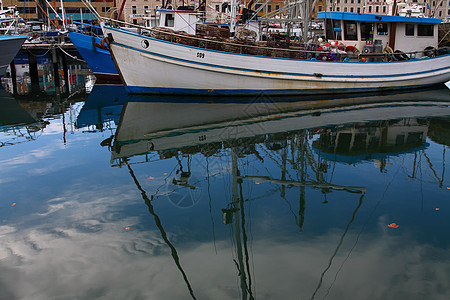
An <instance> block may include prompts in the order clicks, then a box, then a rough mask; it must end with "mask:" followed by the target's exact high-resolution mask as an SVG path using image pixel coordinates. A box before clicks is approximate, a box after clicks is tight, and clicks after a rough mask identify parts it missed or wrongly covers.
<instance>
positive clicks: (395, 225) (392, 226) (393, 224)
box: [388, 223, 398, 228]
mask: <svg viewBox="0 0 450 300" xmlns="http://www.w3.org/2000/svg"><path fill="white" fill-rule="evenodd" d="M388 227H389V228H398V225H397V224H395V223H391V224H389V225H388Z"/></svg>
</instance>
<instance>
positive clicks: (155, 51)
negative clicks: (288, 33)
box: [105, 27, 450, 95]
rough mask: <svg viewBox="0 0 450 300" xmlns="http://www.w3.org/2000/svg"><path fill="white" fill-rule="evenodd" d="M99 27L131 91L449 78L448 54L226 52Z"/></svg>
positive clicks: (323, 86) (287, 89) (309, 89)
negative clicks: (377, 56)
mask: <svg viewBox="0 0 450 300" xmlns="http://www.w3.org/2000/svg"><path fill="white" fill-rule="evenodd" d="M105 30H106V34H111V35H112V37H113V42H112V43H111V50H112V54H113V59H114V60H115V63H116V66H117V68H118V70H119V73H120V75H121V76H122V80H123V81H124V84H125V85H126V86H127V90H128V91H129V92H131V93H174V94H180V93H192V94H240V95H245V94H259V93H261V92H265V93H268V94H307V93H309V94H316V93H336V92H358V91H374V90H385V89H404V88H415V87H422V86H428V85H435V84H439V83H444V82H446V81H448V80H450V55H445V56H439V57H435V58H430V59H420V60H409V61H403V62H383V63H375V62H373V63H359V62H354V63H353V62H331V61H327V62H324V61H311V60H299V59H285V58H274V57H264V56H255V55H242V54H237V53H227V52H222V51H215V50H208V49H202V48H198V47H192V46H186V45H181V44H176V43H171V42H167V41H162V40H157V39H153V38H149V37H146V36H143V35H138V34H135V33H131V32H127V31H123V30H120V29H115V28H109V27H106V28H105ZM144 40H146V41H148V44H147V45H148V47H146V48H144V46H145V43H147V42H144Z"/></svg>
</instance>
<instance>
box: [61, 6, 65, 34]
mask: <svg viewBox="0 0 450 300" xmlns="http://www.w3.org/2000/svg"><path fill="white" fill-rule="evenodd" d="M63 3H64V1H63V0H61V15H62V17H63V27H64V30H66V13H65V12H64V4H63Z"/></svg>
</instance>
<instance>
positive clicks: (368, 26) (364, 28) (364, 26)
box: [360, 22, 373, 41]
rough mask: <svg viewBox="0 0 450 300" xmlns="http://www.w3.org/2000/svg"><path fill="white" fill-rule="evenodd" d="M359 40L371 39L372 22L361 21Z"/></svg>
mask: <svg viewBox="0 0 450 300" xmlns="http://www.w3.org/2000/svg"><path fill="white" fill-rule="evenodd" d="M360 26H361V41H368V40H372V39H373V23H366V22H361V24H360Z"/></svg>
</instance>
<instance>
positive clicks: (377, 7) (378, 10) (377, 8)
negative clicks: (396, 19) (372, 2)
mask: <svg viewBox="0 0 450 300" xmlns="http://www.w3.org/2000/svg"><path fill="white" fill-rule="evenodd" d="M375 12H376V13H378V12H380V7H379V6H378V5H377V6H375Z"/></svg>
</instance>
